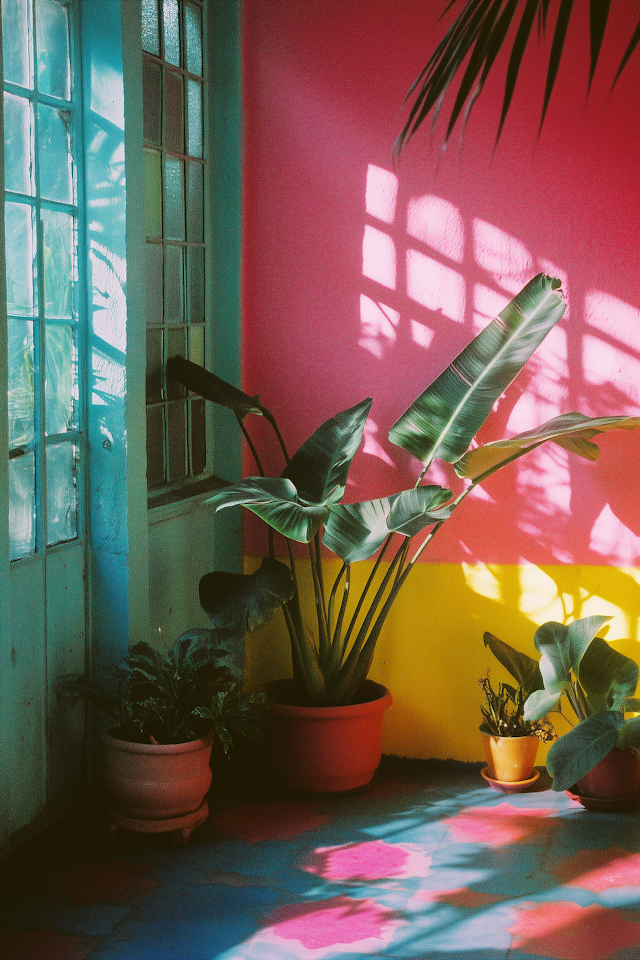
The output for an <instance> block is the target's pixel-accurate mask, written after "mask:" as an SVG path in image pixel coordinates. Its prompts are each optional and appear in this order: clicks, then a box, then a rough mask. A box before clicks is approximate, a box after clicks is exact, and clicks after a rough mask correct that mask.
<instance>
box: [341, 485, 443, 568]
mask: <svg viewBox="0 0 640 960" xmlns="http://www.w3.org/2000/svg"><path fill="white" fill-rule="evenodd" d="M451 497H452V494H451V491H450V490H445V489H444V488H443V487H438V486H435V485H428V486H422V487H413V488H412V489H411V490H403V491H402V492H401V493H398V494H395V495H394V496H392V497H383V498H382V499H380V500H367V501H365V502H364V503H341V504H338V505H336V506H333V507H331V509H330V513H329V516H328V518H327V522H326V525H325V530H324V535H323V538H322V542H323V543H324V545H325V546H326V547H328V548H329V550H332V551H333V553H335V554H336V555H337V556H338V557H340V559H341V560H342V561H343V562H344V563H354V562H355V561H357V560H367V559H368V558H369V557H372V556H373V555H374V553H376V551H377V550H379V549H380V547H381V546H382V544H383V543H384V541H385V540H386V538H387V537H388V536H389V534H390V533H401V534H403V535H404V536H407V537H412V536H414V535H415V534H416V533H419V532H420V530H423V529H424V527H426V526H429V524H433V523H438V522H439V521H440V520H445V519H446V518H447V517H448V516H449V515H450V514H451V511H452V509H453V507H452V506H451V505H448V506H447V505H446V504H447V501H448V500H450V499H451Z"/></svg>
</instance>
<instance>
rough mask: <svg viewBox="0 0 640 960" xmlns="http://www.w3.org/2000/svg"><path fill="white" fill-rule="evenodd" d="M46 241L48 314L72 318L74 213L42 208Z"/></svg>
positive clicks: (45, 267)
mask: <svg viewBox="0 0 640 960" xmlns="http://www.w3.org/2000/svg"><path fill="white" fill-rule="evenodd" d="M42 231H43V240H44V251H43V252H44V299H45V314H46V316H47V317H65V318H66V317H69V318H70V317H71V316H72V312H73V281H74V250H73V240H74V230H73V216H72V214H70V213H63V212H62V211H60V210H47V209H46V208H44V207H43V208H42Z"/></svg>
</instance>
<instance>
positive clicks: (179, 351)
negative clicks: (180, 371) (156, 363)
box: [167, 328, 187, 400]
mask: <svg viewBox="0 0 640 960" xmlns="http://www.w3.org/2000/svg"><path fill="white" fill-rule="evenodd" d="M186 351H187V332H186V330H185V329H184V328H183V329H182V330H175V329H173V330H169V331H168V332H167V359H168V358H169V357H186V355H187V352H186ZM186 395H187V388H186V387H184V386H183V385H182V384H181V383H178V382H177V381H176V380H170V379H169V378H168V377H167V399H169V400H177V399H178V398H179V397H186Z"/></svg>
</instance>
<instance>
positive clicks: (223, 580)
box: [200, 558, 294, 636]
mask: <svg viewBox="0 0 640 960" xmlns="http://www.w3.org/2000/svg"><path fill="white" fill-rule="evenodd" d="M293 591H294V584H293V578H292V576H291V571H290V570H289V568H288V567H287V566H286V564H284V563H281V562H280V561H279V560H271V559H269V558H266V559H265V560H263V561H262V564H261V566H260V567H259V568H258V569H257V570H256V571H255V572H254V573H250V574H241V573H225V572H222V571H217V572H214V573H207V574H205V575H204V577H202V579H201V580H200V603H201V604H202V606H203V608H204V610H205V611H206V612H207V613H208V614H209V617H210V618H211V620H212V622H213V623H214V625H215V626H216V627H217V628H218V629H220V630H224V631H227V632H229V633H232V634H234V635H240V636H244V635H245V634H246V633H248V632H250V631H252V630H257V629H258V628H259V627H261V626H263V625H264V624H265V623H268V622H269V620H270V619H271V617H272V616H273V614H274V613H275V612H276V610H278V608H279V607H281V606H282V604H283V603H285V602H286V601H287V600H290V599H291V597H292V596H293Z"/></svg>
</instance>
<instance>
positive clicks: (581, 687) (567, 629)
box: [484, 616, 640, 790]
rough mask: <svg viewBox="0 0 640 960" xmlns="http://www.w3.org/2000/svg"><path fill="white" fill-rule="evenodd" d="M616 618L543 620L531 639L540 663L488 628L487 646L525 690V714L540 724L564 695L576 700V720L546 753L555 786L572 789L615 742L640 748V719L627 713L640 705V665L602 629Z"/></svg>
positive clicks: (570, 701) (558, 707)
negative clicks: (604, 635)
mask: <svg viewBox="0 0 640 960" xmlns="http://www.w3.org/2000/svg"><path fill="white" fill-rule="evenodd" d="M610 619H611V617H603V616H592V617H582V618H581V619H579V620H574V621H573V622H572V623H570V624H568V625H565V624H563V623H556V622H555V621H554V620H549V621H548V622H547V623H543V624H542V626H540V627H538V629H537V630H536V632H535V634H534V638H533V642H534V644H535V647H536V650H538V651H539V653H540V655H541V656H540V662H539V663H537V662H536V661H535V660H534V659H533V658H532V657H529V656H527V654H525V653H521V652H520V651H519V650H515V649H514V648H513V647H512V646H510V645H509V644H508V643H505V642H504V641H503V640H499V639H498V638H497V637H494V636H493V634H491V633H485V635H484V642H485V646H488V647H489V648H490V650H491V651H492V653H494V654H495V656H496V657H497V659H498V660H499V661H500V663H501V664H502V665H503V666H504V667H506V669H507V670H508V671H509V673H511V675H512V676H513V677H515V679H516V680H517V681H518V683H520V684H522V687H523V689H524V690H525V691H526V702H525V704H524V719H525V720H527V721H530V722H532V723H536V722H538V721H542V720H543V719H544V718H546V716H547V714H549V713H553V712H558V713H562V706H563V705H564V703H565V701H566V702H567V703H568V704H569V705H570V707H571V712H572V714H573V720H574V726H573V727H572V729H571V730H569V732H568V733H565V734H564V736H562V737H559V738H558V739H557V740H556V741H555V743H554V744H553V745H552V746H551V748H550V750H549V753H548V755H547V769H548V770H549V773H550V774H551V775H552V776H553V789H554V790H568V789H569V788H570V787H572V786H573V785H574V784H575V783H577V782H578V780H580V779H581V778H582V777H584V776H585V775H586V774H587V773H589V771H590V770H592V769H593V768H594V767H595V765H596V764H597V763H599V761H600V760H603V759H604V757H606V755H607V754H608V753H609V752H610V751H611V750H612V749H613V748H614V747H621V748H623V749H624V748H627V747H631V748H633V749H634V750H636V751H638V753H640V718H633V719H631V720H625V716H624V715H625V712H627V713H629V712H637V711H640V700H638V699H636V698H635V696H634V694H635V690H636V687H637V685H638V665H637V664H636V663H634V661H633V660H631V659H630V658H629V657H626V656H624V654H621V653H618V651H617V650H614V649H613V647H611V646H610V645H609V644H608V643H607V642H606V640H604V639H603V638H602V637H598V636H596V634H597V633H598V631H599V630H600V629H601V627H603V626H604V624H606V623H607V622H608V621H609V620H610ZM567 719H569V718H567Z"/></svg>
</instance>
